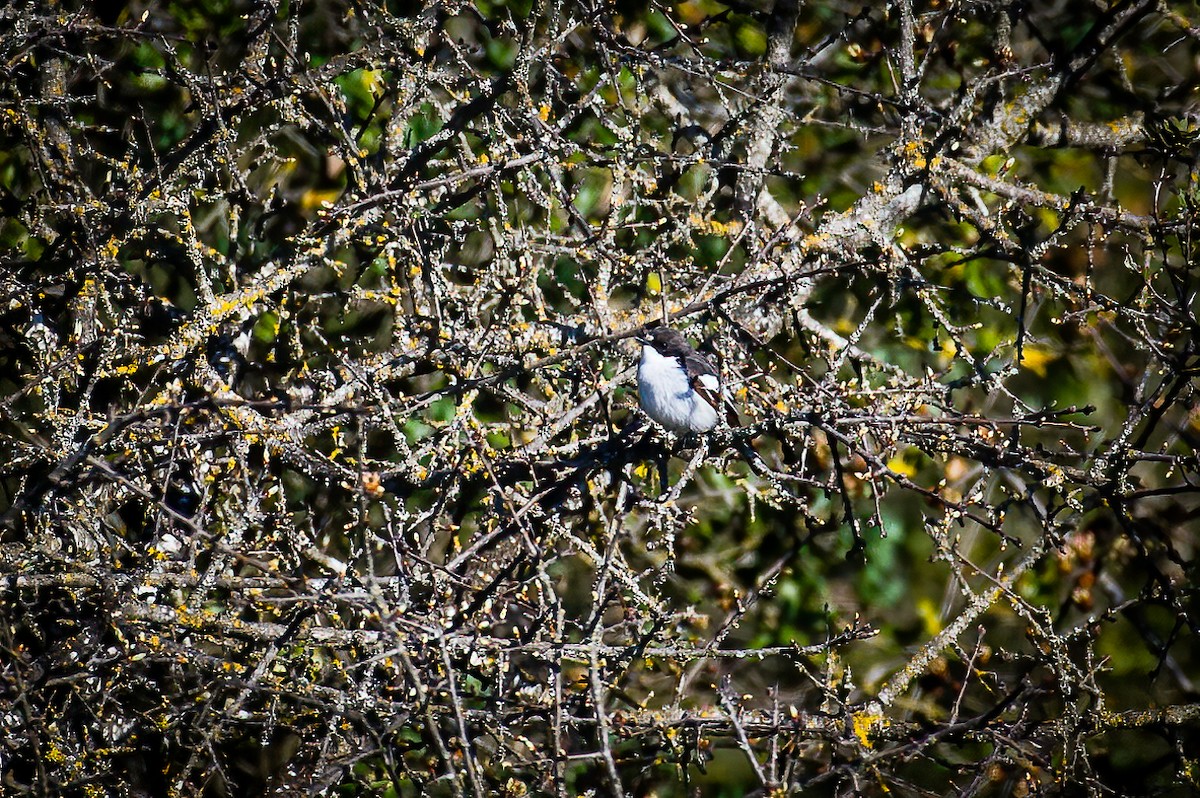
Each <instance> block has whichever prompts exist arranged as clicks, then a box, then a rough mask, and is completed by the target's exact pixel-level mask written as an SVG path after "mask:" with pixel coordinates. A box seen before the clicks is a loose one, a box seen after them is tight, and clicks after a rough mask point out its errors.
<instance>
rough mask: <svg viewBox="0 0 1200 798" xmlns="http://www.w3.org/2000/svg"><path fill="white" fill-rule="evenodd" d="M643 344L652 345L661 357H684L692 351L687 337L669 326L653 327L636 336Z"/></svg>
mask: <svg viewBox="0 0 1200 798" xmlns="http://www.w3.org/2000/svg"><path fill="white" fill-rule="evenodd" d="M638 340H639V341H641V342H642V343H643V344H647V345H649V346H652V347H654V350H655V351H656V352H658V353H659V354H660V355H662V356H663V357H686V356H687V355H689V354H690V353H691V352H692V347H691V345H690V344H689V343H688V342H687V339H686V338H684V337H683V336H682V335H680V334H679V333H678V332H677V331H675V330H672V329H671V328H670V327H655V328H654V329H653V330H647V331H646V332H644V333H642V334H641V335H639V336H638Z"/></svg>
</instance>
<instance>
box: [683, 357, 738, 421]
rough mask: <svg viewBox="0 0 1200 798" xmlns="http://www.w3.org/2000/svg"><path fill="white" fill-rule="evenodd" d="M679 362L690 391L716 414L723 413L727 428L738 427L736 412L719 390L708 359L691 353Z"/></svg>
mask: <svg viewBox="0 0 1200 798" xmlns="http://www.w3.org/2000/svg"><path fill="white" fill-rule="evenodd" d="M680 360H682V361H683V368H684V370H685V371H686V372H687V376H688V383H689V384H690V385H691V386H692V390H693V391H695V392H696V393H698V394H700V398H701V399H703V400H704V401H706V402H708V404H709V405H710V406H711V407H712V408H713V409H714V410H716V411H717V412H718V413H724V415H725V421H726V422H727V423H728V424H729V426H731V427H736V426H737V425H738V417H737V412H736V411H735V410H734V409H733V406H732V405H731V404H730V403H729V401H728V400H727V399H726V398H725V392H724V391H723V390H721V378H720V376H718V374H717V370H716V369H715V368H713V365H712V363H710V362H709V361H708V358H706V357H704V356H703V355H701V354H700V353H699V352H692V353H690V354H689V355H688V356H687V357H684V358H680Z"/></svg>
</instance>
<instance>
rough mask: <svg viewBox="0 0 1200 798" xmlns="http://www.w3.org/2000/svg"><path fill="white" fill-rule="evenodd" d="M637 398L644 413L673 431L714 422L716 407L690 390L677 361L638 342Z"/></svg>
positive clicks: (699, 429) (709, 425)
mask: <svg viewBox="0 0 1200 798" xmlns="http://www.w3.org/2000/svg"><path fill="white" fill-rule="evenodd" d="M638 398H639V399H640V400H641V403H642V409H643V410H645V411H646V415H648V416H650V418H652V419H654V420H655V421H657V422H658V423H659V424H662V425H663V426H664V427H667V428H668V429H671V430H675V431H676V432H707V431H708V430H710V429H712V428H713V427H715V426H716V425H717V411H716V410H714V409H713V407H712V406H711V405H710V404H709V403H708V402H706V401H704V400H703V399H701V398H700V396H699V395H698V394H697V393H696V392H695V391H693V390H692V386H691V385H689V384H688V379H687V374H685V373H684V371H683V369H682V368H681V367H680V365H679V361H678V360H677V359H676V358H673V357H663V356H662V355H660V354H659V353H658V352H657V351H656V350H655V349H654V347H652V346H645V345H643V346H642V359H641V362H640V363H639V364H638Z"/></svg>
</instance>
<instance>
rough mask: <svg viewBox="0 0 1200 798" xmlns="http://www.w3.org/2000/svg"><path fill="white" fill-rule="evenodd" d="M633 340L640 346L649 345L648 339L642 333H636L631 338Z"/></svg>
mask: <svg viewBox="0 0 1200 798" xmlns="http://www.w3.org/2000/svg"><path fill="white" fill-rule="evenodd" d="M633 340H635V341H637V342H638V343H639V344H641V345H642V346H646V345H648V344H649V343H650V339H649V338H647V337H646V336H645V335H644V334H643V333H638V334H637V335H635V336H633Z"/></svg>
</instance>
